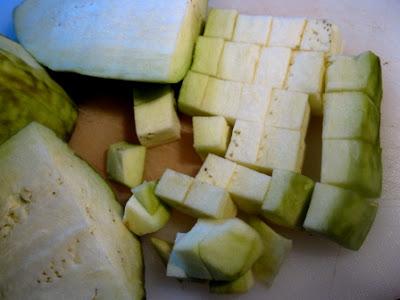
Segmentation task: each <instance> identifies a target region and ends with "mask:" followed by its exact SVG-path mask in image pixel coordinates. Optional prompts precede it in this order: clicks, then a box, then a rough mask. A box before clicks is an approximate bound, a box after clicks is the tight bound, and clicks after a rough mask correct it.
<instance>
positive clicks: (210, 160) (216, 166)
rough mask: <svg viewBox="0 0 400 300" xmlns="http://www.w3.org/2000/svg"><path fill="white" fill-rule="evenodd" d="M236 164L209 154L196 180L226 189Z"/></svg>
mask: <svg viewBox="0 0 400 300" xmlns="http://www.w3.org/2000/svg"><path fill="white" fill-rule="evenodd" d="M235 167H236V164H235V163H234V162H232V161H230V160H227V159H225V158H222V157H219V156H217V155H214V154H209V155H208V156H207V158H206V160H205V161H204V163H203V165H202V166H201V168H200V171H199V172H198V173H197V175H196V177H195V178H196V179H198V180H200V181H203V182H207V183H209V184H212V185H214V186H217V187H220V188H222V189H226V188H227V186H228V183H229V181H230V179H231V177H232V175H233V173H234V171H235Z"/></svg>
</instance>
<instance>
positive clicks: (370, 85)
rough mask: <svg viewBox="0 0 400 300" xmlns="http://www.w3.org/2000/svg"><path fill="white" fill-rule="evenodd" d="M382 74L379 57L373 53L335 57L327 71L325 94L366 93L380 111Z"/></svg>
mask: <svg viewBox="0 0 400 300" xmlns="http://www.w3.org/2000/svg"><path fill="white" fill-rule="evenodd" d="M381 73H382V71H381V64H380V60H379V57H378V56H376V55H375V54H374V53H373V52H371V51H366V52H363V53H361V54H360V55H358V56H344V55H338V56H333V57H332V58H331V60H330V65H329V66H328V68H327V71H326V79H325V92H343V91H360V92H364V93H366V94H367V95H368V96H369V97H370V98H371V100H372V101H373V102H374V103H375V105H376V107H377V108H378V110H379V109H380V105H381V100H382V74H381Z"/></svg>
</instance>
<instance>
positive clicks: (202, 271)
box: [173, 222, 213, 279]
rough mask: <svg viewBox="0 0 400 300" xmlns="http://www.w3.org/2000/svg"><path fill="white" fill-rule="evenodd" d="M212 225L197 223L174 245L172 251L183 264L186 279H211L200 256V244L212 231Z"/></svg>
mask: <svg viewBox="0 0 400 300" xmlns="http://www.w3.org/2000/svg"><path fill="white" fill-rule="evenodd" d="M212 229H213V228H212V224H211V223H208V222H198V223H197V224H196V225H195V226H194V227H193V228H192V229H191V230H190V231H189V232H188V233H186V234H185V236H184V237H183V238H182V239H181V240H179V241H178V242H177V243H175V245H174V248H173V251H174V252H175V254H176V256H177V257H178V258H179V260H181V261H182V262H183V264H184V266H185V267H184V270H185V273H186V274H187V276H188V277H191V278H197V279H212V276H211V274H210V272H209V270H208V268H207V267H206V265H205V264H204V261H203V260H202V257H201V254H200V248H199V245H200V242H201V241H202V240H203V239H204V238H205V237H206V236H207V235H208V234H209V233H210V231H211V230H212Z"/></svg>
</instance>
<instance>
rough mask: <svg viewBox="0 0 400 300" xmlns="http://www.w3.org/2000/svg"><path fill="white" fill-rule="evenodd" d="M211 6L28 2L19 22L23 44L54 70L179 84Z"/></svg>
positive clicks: (202, 0) (153, 1)
mask: <svg viewBox="0 0 400 300" xmlns="http://www.w3.org/2000/svg"><path fill="white" fill-rule="evenodd" d="M206 3H207V1H206V0H194V1H174V2H173V3H170V2H165V1H160V0H149V1H133V2H132V1H125V0H124V1H123V2H120V3H119V4H120V5H114V3H111V2H109V1H106V0H100V1H96V2H93V3H82V2H81V1H80V0H72V1H67V2H66V1H61V0H57V1H54V0H45V1H41V2H40V3H36V1H31V0H27V1H24V2H23V3H22V4H21V5H20V6H18V7H17V8H16V10H15V13H14V23H15V30H16V34H17V36H18V39H19V40H20V41H21V43H22V44H23V45H24V46H25V47H26V48H27V49H28V50H29V52H30V53H32V54H33V55H34V56H35V57H36V58H37V59H38V61H40V62H41V63H43V64H44V65H46V66H48V67H49V68H50V69H53V70H58V71H70V72H77V73H81V74H85V75H90V76H97V77H105V78H116V79H124V80H135V81H148V82H169V83H176V82H178V81H180V80H181V79H182V78H183V77H184V75H185V73H186V72H187V70H188V69H189V67H190V63H191V58H192V51H193V47H194V42H195V40H196V38H197V36H198V35H199V33H200V30H201V27H202V24H203V21H204V16H205V8H206ZM149 16H151V17H149ZM37 20H40V22H38V21H37ZM39 28H40V29H39ZM160 28H163V30H161V29H160ZM49 41H51V43H50V42H49ZM43 45H47V46H46V47H43ZM60 57H62V58H63V59H60Z"/></svg>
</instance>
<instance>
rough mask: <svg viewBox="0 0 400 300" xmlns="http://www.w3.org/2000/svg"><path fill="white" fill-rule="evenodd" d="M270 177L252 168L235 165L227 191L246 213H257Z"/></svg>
mask: <svg viewBox="0 0 400 300" xmlns="http://www.w3.org/2000/svg"><path fill="white" fill-rule="evenodd" d="M270 180H271V177H270V176H268V175H265V174H262V173H260V172H257V171H254V170H252V169H249V168H246V167H243V166H240V165H236V168H235V172H234V173H233V176H232V178H231V179H230V181H229V184H228V186H227V191H228V192H229V194H230V195H231V197H232V199H233V201H234V202H235V204H236V205H237V207H238V208H239V209H240V210H242V211H244V212H247V213H250V214H257V213H259V211H260V209H261V206H262V203H263V200H264V196H265V194H266V193H267V190H268V188H269V185H270Z"/></svg>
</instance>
